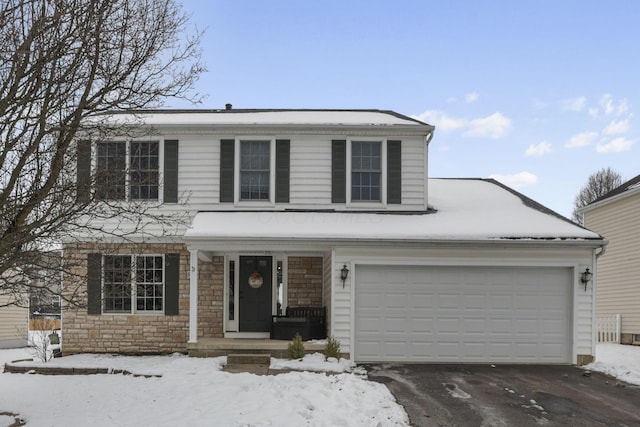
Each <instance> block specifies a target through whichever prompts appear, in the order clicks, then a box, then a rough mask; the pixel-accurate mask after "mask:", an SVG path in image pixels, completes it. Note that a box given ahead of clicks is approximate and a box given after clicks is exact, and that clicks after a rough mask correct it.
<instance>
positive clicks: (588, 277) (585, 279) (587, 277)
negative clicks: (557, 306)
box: [580, 267, 593, 291]
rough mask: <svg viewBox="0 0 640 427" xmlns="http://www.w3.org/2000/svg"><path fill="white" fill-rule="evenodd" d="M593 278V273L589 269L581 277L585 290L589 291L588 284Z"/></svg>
mask: <svg viewBox="0 0 640 427" xmlns="http://www.w3.org/2000/svg"><path fill="white" fill-rule="evenodd" d="M592 278H593V273H592V272H590V271H589V267H587V269H586V270H585V271H584V272H583V273H582V274H581V275H580V281H581V282H582V283H583V284H584V290H585V291H586V290H587V283H589V282H590V281H591V279H592Z"/></svg>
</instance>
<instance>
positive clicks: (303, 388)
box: [0, 349, 409, 427]
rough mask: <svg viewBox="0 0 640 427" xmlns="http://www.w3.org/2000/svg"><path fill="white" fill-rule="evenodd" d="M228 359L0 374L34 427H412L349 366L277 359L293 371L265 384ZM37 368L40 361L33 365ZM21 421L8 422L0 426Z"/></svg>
mask: <svg viewBox="0 0 640 427" xmlns="http://www.w3.org/2000/svg"><path fill="white" fill-rule="evenodd" d="M30 357H31V354H30V353H29V351H28V350H26V349H18V350H0V363H2V364H3V366H4V363H5V362H7V361H11V360H17V359H23V358H30ZM224 362H225V358H210V359H197V358H189V357H186V356H182V355H173V356H147V357H126V356H109V355H75V356H69V357H64V358H61V359H54V360H53V361H51V362H49V363H47V366H69V367H70V366H72V367H87V368H89V367H93V368H95V367H107V368H112V369H125V370H127V371H129V372H132V373H134V374H142V375H162V377H160V378H157V377H154V378H144V377H135V376H126V375H75V376H46V375H25V374H9V373H6V374H1V375H0V413H3V412H8V413H12V414H17V416H19V417H20V418H23V419H24V420H25V421H26V422H27V426H50V425H64V426H87V425H91V426H93V427H100V426H113V425H117V426H144V425H156V426H179V425H189V426H213V425H216V426H301V425H308V426H378V425H379V426H407V425H408V424H409V423H408V418H407V415H406V413H405V411H404V409H403V408H402V407H401V406H400V405H398V404H397V403H396V402H395V399H394V397H393V395H392V394H391V393H390V392H389V390H388V389H387V388H386V387H385V386H384V385H382V384H379V383H375V382H369V381H367V380H366V379H363V378H362V376H361V375H358V374H357V373H352V372H347V373H345V371H351V370H352V369H353V366H352V365H351V364H350V363H349V362H348V361H340V362H338V361H336V360H333V361H332V362H324V361H323V360H322V357H321V356H320V355H311V356H307V357H306V358H305V359H304V360H303V361H299V362H296V361H282V360H275V359H274V360H272V367H273V368H276V367H277V368H289V369H291V368H294V367H297V368H302V369H313V370H318V371H335V372H340V373H338V374H335V375H325V374H322V373H311V372H302V371H301V372H291V373H287V374H281V375H269V376H258V375H253V374H230V373H226V372H222V371H221V367H222V365H223V364H224ZM30 363H31V364H33V363H34V362H30ZM14 419H15V417H13V416H8V415H0V427H5V426H8V425H11V424H12V423H13V422H14Z"/></svg>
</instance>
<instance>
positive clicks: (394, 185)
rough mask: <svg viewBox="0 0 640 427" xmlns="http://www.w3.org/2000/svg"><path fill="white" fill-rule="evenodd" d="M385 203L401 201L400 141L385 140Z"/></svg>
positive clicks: (398, 202)
mask: <svg viewBox="0 0 640 427" xmlns="http://www.w3.org/2000/svg"><path fill="white" fill-rule="evenodd" d="M387 203H389V204H400V203H402V148H401V144H400V141H387Z"/></svg>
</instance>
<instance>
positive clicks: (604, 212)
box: [580, 175, 640, 345]
mask: <svg viewBox="0 0 640 427" xmlns="http://www.w3.org/2000/svg"><path fill="white" fill-rule="evenodd" d="M580 211H581V213H582V216H583V219H584V224H585V226H586V227H589V228H590V229H592V230H595V231H597V232H598V233H600V234H601V235H603V236H604V237H605V238H606V239H607V240H608V241H609V244H608V246H607V251H606V253H605V254H604V256H603V257H602V258H601V261H600V264H599V266H598V288H597V290H596V300H597V304H596V313H597V315H598V317H608V316H613V315H616V314H619V315H620V341H621V342H622V343H624V344H636V345H640V293H639V292H638V285H639V284H640V279H638V277H640V223H638V218H639V217H640V175H638V176H635V177H633V178H631V179H630V180H628V181H626V182H624V183H622V184H621V185H620V186H618V187H617V188H614V189H613V190H611V191H610V192H608V193H607V194H605V195H603V196H602V197H599V198H598V199H596V200H594V201H593V202H591V203H589V204H588V205H587V206H584V207H583V208H582V209H581V210H580Z"/></svg>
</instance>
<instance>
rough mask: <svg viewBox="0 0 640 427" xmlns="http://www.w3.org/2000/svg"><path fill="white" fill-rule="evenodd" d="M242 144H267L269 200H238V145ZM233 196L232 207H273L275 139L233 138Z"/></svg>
mask: <svg viewBox="0 0 640 427" xmlns="http://www.w3.org/2000/svg"><path fill="white" fill-rule="evenodd" d="M242 142H269V199H268V200H241V199H240V145H241V143H242ZM233 162H234V163H233V175H234V176H233V194H234V196H233V197H234V199H233V200H234V205H238V206H243V207H254V206H255V207H266V206H268V207H273V206H275V200H276V138H275V137H273V136H262V137H260V136H256V135H251V136H237V137H236V138H235V146H234V159H233Z"/></svg>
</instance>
